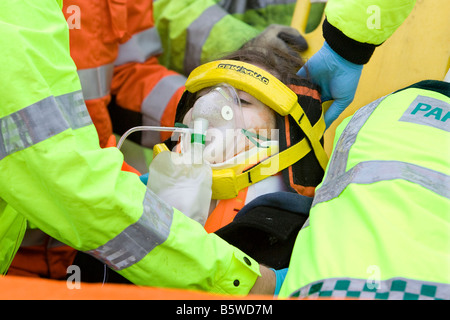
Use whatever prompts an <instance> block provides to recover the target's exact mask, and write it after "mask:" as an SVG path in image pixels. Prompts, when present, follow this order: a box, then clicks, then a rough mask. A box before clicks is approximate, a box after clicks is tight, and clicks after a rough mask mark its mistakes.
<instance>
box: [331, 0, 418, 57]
mask: <svg viewBox="0 0 450 320" xmlns="http://www.w3.org/2000/svg"><path fill="white" fill-rule="evenodd" d="M414 4H415V0H399V1H389V0H378V1H370V0H330V1H328V3H327V5H326V7H325V15H326V19H325V21H324V23H323V36H324V38H325V40H326V41H327V43H328V44H329V45H330V47H331V48H332V49H333V50H335V51H336V52H337V53H339V54H340V55H341V56H342V57H343V58H345V59H347V60H348V61H350V62H353V63H356V64H365V63H367V62H368V61H369V59H370V57H371V56H372V54H373V52H374V50H375V48H376V47H377V46H379V45H381V44H382V43H383V42H384V41H386V40H387V39H388V38H389V37H390V36H391V35H392V34H393V33H394V31H395V30H397V28H398V27H399V26H400V25H401V24H402V23H403V21H404V20H405V19H406V18H407V17H408V15H409V14H410V12H411V10H412V9H413V7H414Z"/></svg>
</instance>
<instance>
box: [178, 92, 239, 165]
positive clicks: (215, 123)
mask: <svg viewBox="0 0 450 320" xmlns="http://www.w3.org/2000/svg"><path fill="white" fill-rule="evenodd" d="M198 95H199V97H198V98H197V100H196V101H195V103H194V105H193V107H192V108H191V109H190V110H189V111H188V112H187V113H186V115H185V117H184V121H183V123H184V124H185V125H187V126H188V128H191V129H193V128H194V123H195V121H197V120H199V119H201V120H202V121H207V123H208V129H207V130H206V135H205V147H204V150H203V159H204V160H206V161H208V162H209V163H210V164H216V163H222V162H224V161H226V160H228V159H230V158H232V157H234V156H235V155H236V154H238V153H240V152H242V151H243V149H244V147H245V135H243V134H242V130H243V129H245V122H244V117H243V114H242V110H241V104H240V100H239V96H238V94H237V92H236V90H235V89H234V88H233V87H232V86H230V85H227V84H220V85H217V86H214V87H210V88H205V89H203V90H201V91H200V92H199V93H198ZM185 137H186V136H185ZM185 139H186V138H185ZM188 142H189V141H184V142H183V143H182V145H183V146H184V147H186V146H189V145H190V144H189V143H188Z"/></svg>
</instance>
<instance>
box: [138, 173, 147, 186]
mask: <svg viewBox="0 0 450 320" xmlns="http://www.w3.org/2000/svg"><path fill="white" fill-rule="evenodd" d="M139 179H141V181H142V183H143V184H145V185H147V182H148V173H146V174H143V175H141V176H139Z"/></svg>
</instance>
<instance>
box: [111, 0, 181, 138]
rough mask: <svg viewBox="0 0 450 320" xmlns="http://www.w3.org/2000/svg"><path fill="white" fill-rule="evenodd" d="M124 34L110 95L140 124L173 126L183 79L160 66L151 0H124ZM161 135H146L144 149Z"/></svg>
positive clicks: (157, 35)
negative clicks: (139, 116) (136, 115)
mask: <svg viewBox="0 0 450 320" xmlns="http://www.w3.org/2000/svg"><path fill="white" fill-rule="evenodd" d="M127 15H128V16H127V27H128V28H127V34H126V35H125V36H124V37H123V39H124V40H126V41H124V42H123V43H121V44H120V45H119V53H118V57H117V59H116V61H115V68H114V75H113V79H112V84H111V93H112V94H113V95H115V97H116V103H117V105H119V106H120V107H122V108H125V109H128V110H131V111H134V112H138V113H141V114H142V123H139V125H141V124H142V125H152V126H173V122H174V119H175V111H176V107H177V104H178V100H179V99H180V97H181V95H182V93H183V92H184V83H185V81H186V77H184V76H183V75H180V74H178V73H176V72H175V71H172V70H168V69H167V68H166V67H164V66H162V65H161V64H160V63H159V61H158V59H157V56H158V55H160V54H161V52H162V47H161V41H160V37H159V34H158V31H157V29H156V28H155V27H154V24H153V15H152V1H150V0H139V1H127ZM165 138H167V137H166V136H161V135H160V133H153V132H145V133H144V134H143V138H142V141H141V144H142V145H144V146H146V147H153V145H155V144H157V143H159V142H161V141H162V140H165Z"/></svg>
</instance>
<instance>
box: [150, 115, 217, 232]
mask: <svg viewBox="0 0 450 320" xmlns="http://www.w3.org/2000/svg"><path fill="white" fill-rule="evenodd" d="M193 126H194V128H193V132H192V133H191V135H190V137H191V147H190V148H187V149H188V150H187V151H186V152H183V153H177V152H171V151H163V152H161V153H159V154H158V155H157V156H156V157H155V158H154V159H153V161H152V162H151V163H150V167H149V175H148V183H147V187H148V188H149V189H150V190H152V191H153V192H154V193H155V194H156V195H157V196H159V197H160V198H161V199H162V200H164V201H165V202H167V203H168V204H170V205H171V206H172V207H174V208H176V209H178V210H180V211H181V212H182V213H183V214H185V215H186V216H188V217H190V218H191V219H194V220H196V221H197V222H199V223H201V224H202V225H204V224H205V222H206V219H207V218H208V213H209V205H210V201H211V194H212V189H211V187H212V169H211V167H210V166H209V164H208V163H206V162H205V161H204V160H203V149H204V147H205V134H206V130H207V128H208V121H207V120H205V119H196V120H195V121H194V122H193Z"/></svg>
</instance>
